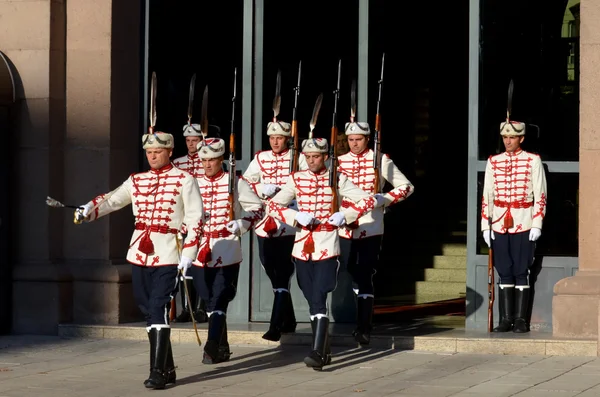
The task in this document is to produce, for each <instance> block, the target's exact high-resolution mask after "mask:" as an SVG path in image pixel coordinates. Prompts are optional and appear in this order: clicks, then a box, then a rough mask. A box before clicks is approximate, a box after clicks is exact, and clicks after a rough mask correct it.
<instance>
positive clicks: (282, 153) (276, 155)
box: [271, 149, 290, 157]
mask: <svg viewBox="0 0 600 397" xmlns="http://www.w3.org/2000/svg"><path fill="white" fill-rule="evenodd" d="M289 151H290V149H285V150H284V151H283V152H281V153H275V152H274V151H273V150H271V153H272V154H273V156H275V157H280V156H285V155H286V153H287V152H289Z"/></svg>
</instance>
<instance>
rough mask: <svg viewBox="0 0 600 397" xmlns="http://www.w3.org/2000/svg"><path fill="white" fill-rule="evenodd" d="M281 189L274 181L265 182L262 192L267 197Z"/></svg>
mask: <svg viewBox="0 0 600 397" xmlns="http://www.w3.org/2000/svg"><path fill="white" fill-rule="evenodd" d="M278 191H279V187H278V186H277V185H274V184H272V183H265V184H264V185H262V194H263V195H264V196H266V197H272V196H274V195H275V193H277V192H278Z"/></svg>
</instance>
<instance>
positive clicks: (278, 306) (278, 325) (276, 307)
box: [262, 292, 289, 342]
mask: <svg viewBox="0 0 600 397" xmlns="http://www.w3.org/2000/svg"><path fill="white" fill-rule="evenodd" d="M286 295H289V294H288V293H287V292H275V296H274V297H273V310H272V311H271V321H270V324H269V330H268V331H267V332H265V334H264V335H263V336H262V338H263V339H266V340H270V341H273V342H277V341H279V339H281V332H282V328H283V319H284V315H285V313H284V311H285V310H286Z"/></svg>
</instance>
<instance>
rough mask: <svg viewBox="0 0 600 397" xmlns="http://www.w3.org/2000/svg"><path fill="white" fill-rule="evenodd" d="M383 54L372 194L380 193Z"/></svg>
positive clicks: (383, 56)
mask: <svg viewBox="0 0 600 397" xmlns="http://www.w3.org/2000/svg"><path fill="white" fill-rule="evenodd" d="M384 64H385V53H383V55H382V57H381V75H380V77H379V82H378V83H377V84H378V85H379V93H378V94H377V114H376V115H375V137H374V142H373V169H374V171H375V186H374V188H373V190H374V192H373V193H381V190H382V189H381V188H382V186H381V181H380V179H381V177H380V174H381V91H382V90H383V66H384Z"/></svg>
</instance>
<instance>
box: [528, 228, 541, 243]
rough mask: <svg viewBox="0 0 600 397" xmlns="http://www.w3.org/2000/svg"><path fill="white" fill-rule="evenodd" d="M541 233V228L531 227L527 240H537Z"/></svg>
mask: <svg viewBox="0 0 600 397" xmlns="http://www.w3.org/2000/svg"><path fill="white" fill-rule="evenodd" d="M541 235H542V229H539V228H537V227H532V228H531V230H530V231H529V241H537V239H538V238H540V236H541Z"/></svg>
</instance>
